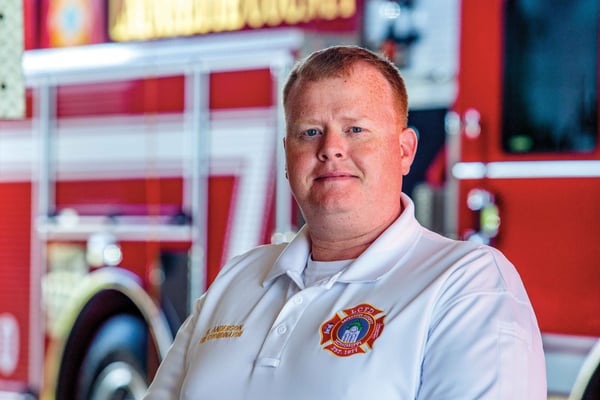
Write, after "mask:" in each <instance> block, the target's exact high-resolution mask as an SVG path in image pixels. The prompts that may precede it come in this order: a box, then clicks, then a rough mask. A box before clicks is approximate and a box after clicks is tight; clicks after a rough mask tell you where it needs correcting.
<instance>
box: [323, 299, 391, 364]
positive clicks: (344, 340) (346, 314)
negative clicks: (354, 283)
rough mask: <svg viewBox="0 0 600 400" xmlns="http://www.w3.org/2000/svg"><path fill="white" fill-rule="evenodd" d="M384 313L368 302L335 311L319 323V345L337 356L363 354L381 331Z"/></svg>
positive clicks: (370, 347)
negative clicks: (327, 318) (339, 311)
mask: <svg viewBox="0 0 600 400" xmlns="http://www.w3.org/2000/svg"><path fill="white" fill-rule="evenodd" d="M384 318H385V314H383V311H382V310H378V309H377V308H375V307H373V306H372V305H370V304H360V305H358V306H356V307H353V308H348V309H346V310H344V311H342V312H341V313H336V314H335V315H334V316H333V317H332V318H331V319H329V320H328V321H325V323H324V324H323V325H321V343H320V344H321V345H325V346H324V347H323V350H328V351H330V352H331V353H332V354H333V355H336V356H338V357H348V356H351V355H354V354H363V353H366V352H367V350H370V349H372V348H373V344H374V343H375V340H377V338H378V337H379V336H380V335H381V332H383V326H384V322H383V320H384Z"/></svg>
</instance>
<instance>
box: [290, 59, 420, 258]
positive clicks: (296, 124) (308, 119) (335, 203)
mask: <svg viewBox="0 0 600 400" xmlns="http://www.w3.org/2000/svg"><path fill="white" fill-rule="evenodd" d="M290 94H291V95H290V98H289V101H288V105H287V109H286V111H287V113H286V114H287V134H286V138H285V142H284V144H285V150H286V163H287V173H288V179H289V182H290V187H291V189H292V192H293V194H294V196H295V198H296V200H297V202H298V204H299V206H300V209H301V210H302V214H303V216H304V218H305V220H306V222H307V225H308V227H309V233H310V237H311V241H312V247H313V248H312V253H313V258H315V259H324V260H325V259H343V258H354V257H356V256H357V255H358V254H360V253H361V252H362V251H363V250H364V249H365V248H366V247H368V245H369V244H370V243H371V242H372V241H373V240H375V238H376V237H377V236H378V235H379V234H380V233H381V232H382V231H383V230H385V229H386V228H387V227H388V226H389V225H390V224H391V223H392V222H393V221H394V220H395V219H396V218H397V217H398V216H399V215H400V212H401V209H400V193H401V190H402V177H403V175H405V174H406V173H408V171H409V169H410V164H411V163H412V160H413V158H414V154H415V151H416V135H415V133H414V131H412V130H411V129H407V128H405V127H404V125H403V121H404V118H403V117H402V116H401V115H400V113H399V112H398V109H397V108H396V103H395V101H394V97H393V95H392V90H391V88H390V86H389V84H388V82H387V81H386V80H385V79H384V78H383V76H381V74H380V73H379V72H378V71H377V70H376V69H374V68H373V67H371V66H369V65H367V64H363V63H358V64H356V65H355V66H354V68H353V69H352V71H351V72H350V74H349V75H348V76H343V77H336V78H326V79H321V80H319V81H316V82H304V81H302V80H300V81H298V82H296V83H295V84H294V87H293V88H292V91H291V93H290Z"/></svg>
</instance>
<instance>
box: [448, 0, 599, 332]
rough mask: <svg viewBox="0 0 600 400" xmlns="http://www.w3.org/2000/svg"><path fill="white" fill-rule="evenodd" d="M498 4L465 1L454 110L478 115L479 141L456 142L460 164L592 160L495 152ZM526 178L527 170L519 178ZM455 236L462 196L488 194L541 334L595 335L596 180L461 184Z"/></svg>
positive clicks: (463, 225) (469, 218)
mask: <svg viewBox="0 0 600 400" xmlns="http://www.w3.org/2000/svg"><path fill="white" fill-rule="evenodd" d="M504 4H505V2H504V1H502V0H488V1H479V0H464V1H463V8H462V22H461V54H460V75H459V96H458V99H457V102H456V105H455V109H456V110H457V111H458V112H460V113H461V115H463V114H464V112H465V111H466V110H468V109H469V108H475V109H476V110H478V111H479V112H480V114H481V135H480V136H479V137H478V138H476V139H468V138H466V137H465V136H464V135H463V136H462V140H461V146H462V155H461V161H463V162H490V161H497V162H502V161H538V160H546V161H550V160H585V159H589V160H598V159H600V150H599V148H598V147H596V149H595V151H593V152H588V153H577V154H575V153H555V154H553V153H539V154H507V153H505V152H504V151H503V149H502V145H501V129H502V127H501V111H502V109H501V107H502V64H503V58H502V57H503V56H502V54H503V43H502V37H503V36H502V35H503V32H502V29H503V15H502V13H503V7H504ZM523 172H527V171H523ZM459 187H460V188H459V209H458V224H459V227H458V233H459V234H460V235H463V234H465V232H467V231H468V230H469V229H472V228H473V227H474V226H475V225H476V222H475V221H474V218H476V216H475V215H474V213H473V212H472V211H470V210H469V209H468V208H467V207H466V197H467V193H468V192H469V190H470V189H472V188H483V189H486V190H488V191H490V192H491V193H493V194H494V195H495V197H496V200H497V202H498V206H499V208H500V218H501V226H500V232H499V236H498V237H497V238H496V241H495V243H494V244H495V245H496V246H497V247H498V248H499V249H500V250H502V251H503V252H504V253H505V254H506V255H507V256H508V258H509V259H510V260H511V261H512V262H513V263H514V264H515V266H516V267H517V269H518V271H519V273H520V274H521V276H522V278H523V281H524V283H525V286H526V288H527V291H528V293H529V295H530V297H531V300H532V302H533V305H534V308H535V310H536V313H537V316H538V320H539V323H540V325H541V328H542V330H543V331H545V332H555V333H565V334H582V335H595V336H598V335H600V316H599V314H598V310H599V309H600V291H599V290H598V285H599V283H600V269H599V268H598V260H600V245H599V243H600V225H599V224H598V221H600V207H599V206H598V205H599V204H600V178H537V179H535V178H518V179H483V180H468V181H461V182H460V184H459Z"/></svg>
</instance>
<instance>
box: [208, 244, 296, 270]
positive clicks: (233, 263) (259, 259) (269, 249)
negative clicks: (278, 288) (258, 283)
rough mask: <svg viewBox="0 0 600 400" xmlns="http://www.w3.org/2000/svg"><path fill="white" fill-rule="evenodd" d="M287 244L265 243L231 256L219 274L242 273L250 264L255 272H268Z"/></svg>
mask: <svg viewBox="0 0 600 400" xmlns="http://www.w3.org/2000/svg"><path fill="white" fill-rule="evenodd" d="M286 245H287V243H280V244H264V245H260V246H256V247H254V248H252V249H250V250H248V251H246V252H244V253H242V254H239V255H237V256H235V257H233V258H231V259H230V260H229V261H228V262H226V263H225V265H224V266H223V267H222V268H221V271H220V272H219V275H223V274H228V273H240V272H241V271H243V270H245V269H246V267H247V266H249V265H251V266H252V269H253V273H254V274H256V273H258V272H259V271H262V270H264V271H265V273H268V271H270V269H271V267H272V266H273V264H274V263H275V261H276V260H277V258H278V257H279V255H280V254H281V252H282V251H283V250H284V249H285V247H286Z"/></svg>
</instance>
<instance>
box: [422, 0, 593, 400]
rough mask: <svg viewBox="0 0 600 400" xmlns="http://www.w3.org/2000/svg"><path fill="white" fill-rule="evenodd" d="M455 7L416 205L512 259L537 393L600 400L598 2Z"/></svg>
mask: <svg viewBox="0 0 600 400" xmlns="http://www.w3.org/2000/svg"><path fill="white" fill-rule="evenodd" d="M461 11H462V13H461V22H460V59H459V65H460V67H459V75H458V95H457V98H456V100H455V102H454V104H453V106H452V110H451V112H450V113H449V114H448V115H447V119H446V124H447V137H446V144H445V147H444V151H443V154H442V155H441V156H440V159H439V161H438V162H437V163H434V164H433V165H432V167H431V169H430V171H429V172H430V178H431V180H430V182H429V183H430V185H429V186H427V187H425V189H423V188H421V190H420V193H419V190H417V191H416V193H413V195H414V197H415V198H417V199H419V197H420V196H422V197H421V200H422V201H423V202H424V205H425V206H424V207H422V210H425V211H426V210H429V211H431V210H432V208H431V207H427V205H426V204H438V205H439V206H438V207H437V209H438V210H441V212H440V213H439V215H442V218H439V219H438V220H437V222H438V223H439V225H438V226H437V227H438V229H439V230H441V231H442V232H444V233H445V234H447V235H451V236H455V237H458V238H461V239H465V240H476V241H480V242H484V243H489V244H492V245H494V246H496V247H498V248H500V249H501V250H502V251H503V252H504V253H505V254H506V255H507V256H508V257H509V259H511V260H512V261H513V262H514V264H515V265H516V267H517V269H518V270H519V273H520V274H521V276H522V278H523V281H524V283H525V286H526V288H527V291H528V293H529V295H530V298H531V301H532V303H533V306H534V309H535V310H536V313H537V316H538V320H539V324H540V327H541V329H542V332H543V339H544V346H545V353H546V360H547V374H548V385H549V393H550V394H557V395H565V394H568V393H571V396H572V398H586V399H587V398H589V399H592V398H600V371H599V364H600V345H599V341H598V338H599V337H600V268H599V266H600V224H599V223H598V222H599V221H600V143H599V138H600V135H599V132H600V130H599V125H598V111H599V110H600V108H599V103H598V88H599V77H600V75H599V71H600V69H599V67H598V65H599V64H598V60H599V52H598V49H599V48H600V47H599V41H598V37H599V34H598V21H599V16H600V12H599V4H598V1H597V0H586V1H577V2H547V1H537V0H528V1H517V0H513V1H504V0H492V1H479V0H463V1H462V7H461ZM442 160H445V161H442ZM436 186H437V187H436ZM417 201H418V200H417ZM434 208H435V207H434ZM424 214H427V213H424ZM428 215H429V216H431V215H432V213H429V214H428ZM426 216H427V215H426ZM429 221H430V222H431V223H432V224H435V222H436V221H435V219H429ZM586 388H587V389H586Z"/></svg>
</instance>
